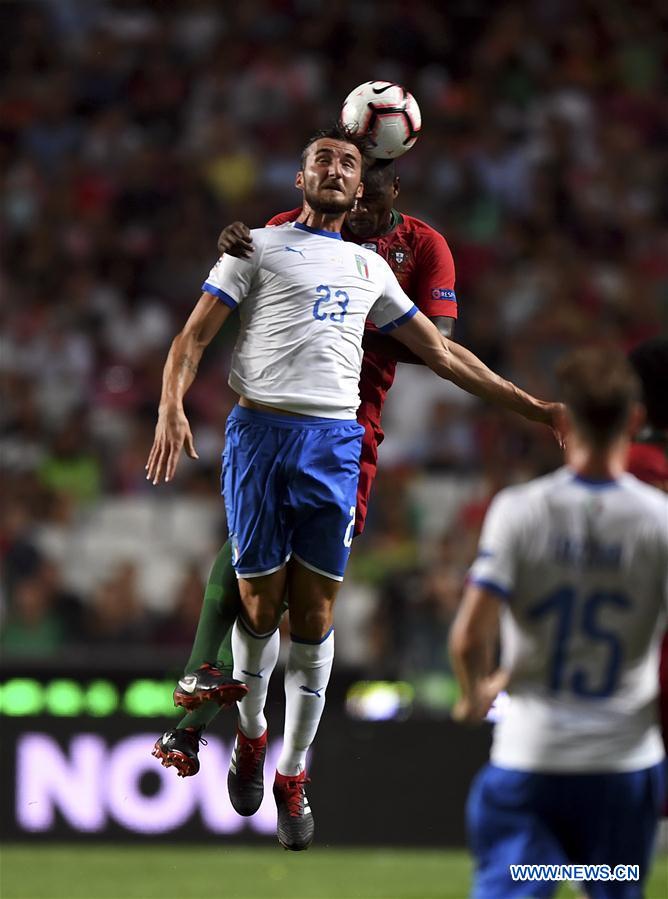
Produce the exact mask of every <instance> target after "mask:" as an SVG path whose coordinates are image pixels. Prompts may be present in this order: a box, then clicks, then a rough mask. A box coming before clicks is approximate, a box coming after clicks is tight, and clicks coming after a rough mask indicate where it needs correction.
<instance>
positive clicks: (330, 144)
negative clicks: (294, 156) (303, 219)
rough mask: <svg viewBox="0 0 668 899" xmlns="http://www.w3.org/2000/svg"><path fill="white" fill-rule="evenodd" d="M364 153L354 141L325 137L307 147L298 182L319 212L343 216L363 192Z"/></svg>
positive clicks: (305, 197) (312, 206) (312, 205)
mask: <svg viewBox="0 0 668 899" xmlns="http://www.w3.org/2000/svg"><path fill="white" fill-rule="evenodd" d="M361 180H362V156H361V155H360V152H359V150H358V149H357V147H355V146H354V145H353V144H348V143H346V142H345V141H340V140H332V139H330V138H326V137H323V138H321V139H320V140H317V141H315V142H314V143H312V144H311V146H310V147H309V148H308V150H307V153H306V161H305V163H304V169H303V171H301V172H298V173H297V180H296V181H295V184H296V186H297V187H299V188H300V189H301V190H303V191H304V199H305V200H306V202H307V203H308V205H309V206H310V207H311V209H314V210H315V211H316V212H322V213H324V214H325V215H340V214H342V213H344V212H347V211H348V210H349V209H351V208H352V206H353V203H354V202H355V199H356V198H357V197H358V196H359V195H360V194H361V192H362V185H361Z"/></svg>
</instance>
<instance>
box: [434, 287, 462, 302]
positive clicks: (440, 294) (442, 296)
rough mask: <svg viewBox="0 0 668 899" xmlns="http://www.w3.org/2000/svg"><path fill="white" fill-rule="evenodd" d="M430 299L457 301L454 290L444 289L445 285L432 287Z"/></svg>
mask: <svg viewBox="0 0 668 899" xmlns="http://www.w3.org/2000/svg"><path fill="white" fill-rule="evenodd" d="M431 298H432V300H449V301H450V302H451V303H456V302H457V297H456V296H455V292H454V290H446V289H445V287H434V288H433V289H432V291H431Z"/></svg>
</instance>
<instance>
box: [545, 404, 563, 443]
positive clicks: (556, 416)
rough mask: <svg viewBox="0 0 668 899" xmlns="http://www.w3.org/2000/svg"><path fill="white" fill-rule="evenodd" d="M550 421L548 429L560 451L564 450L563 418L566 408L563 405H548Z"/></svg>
mask: <svg viewBox="0 0 668 899" xmlns="http://www.w3.org/2000/svg"><path fill="white" fill-rule="evenodd" d="M548 411H549V415H550V419H549V422H548V424H549V427H550V428H551V430H552V433H553V434H554V439H555V440H556V441H557V443H558V444H559V447H560V449H566V430H565V416H564V413H565V411H566V407H565V406H564V404H563V403H550V404H549V407H548Z"/></svg>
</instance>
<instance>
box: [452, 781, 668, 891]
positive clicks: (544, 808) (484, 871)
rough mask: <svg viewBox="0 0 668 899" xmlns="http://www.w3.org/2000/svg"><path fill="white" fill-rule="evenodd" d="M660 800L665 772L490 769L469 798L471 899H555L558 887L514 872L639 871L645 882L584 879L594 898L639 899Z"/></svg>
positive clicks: (556, 883)
mask: <svg viewBox="0 0 668 899" xmlns="http://www.w3.org/2000/svg"><path fill="white" fill-rule="evenodd" d="M662 795H663V766H662V765H655V766H653V767H652V768H645V769H643V770H641V771H628V772H623V773H612V774H598V773H596V774H542V773H538V772H527V771H513V770H509V769H507V768H499V767H497V766H496V765H486V766H485V767H484V768H483V769H482V771H480V773H479V774H478V776H477V777H476V779H475V781H474V782H473V786H472V787H471V792H470V794H469V798H468V804H467V825H468V831H469V842H470V846H471V849H472V851H473V855H474V857H475V873H474V884H473V891H472V896H473V897H474V899H519V897H525V899H528V897H533V899H539V897H540V899H542V897H551V896H554V894H555V893H556V892H557V889H558V888H559V883H558V882H550V881H547V880H534V881H525V882H519V881H518V882H513V880H512V878H511V874H510V868H509V866H510V865H511V864H519V865H522V864H528V865H533V864H537V865H542V864H545V865H569V864H574V865H579V864H582V865H608V866H609V867H610V868H611V869H613V870H614V868H615V866H616V865H639V866H640V880H639V881H632V880H626V881H623V880H618V881H612V880H610V881H604V880H597V881H594V880H592V881H587V882H586V885H585V888H584V889H585V892H586V893H587V896H589V897H590V899H641V897H642V896H643V880H644V879H645V877H646V876H647V873H648V868H649V866H650V863H651V857H652V849H653V845H654V837H655V835H656V829H657V825H658V820H659V810H660V803H661V797H662Z"/></svg>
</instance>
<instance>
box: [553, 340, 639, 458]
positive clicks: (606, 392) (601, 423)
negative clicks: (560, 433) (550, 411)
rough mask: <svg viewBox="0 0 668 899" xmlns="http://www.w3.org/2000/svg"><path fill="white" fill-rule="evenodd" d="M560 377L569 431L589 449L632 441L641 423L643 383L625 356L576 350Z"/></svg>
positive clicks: (559, 372)
mask: <svg viewBox="0 0 668 899" xmlns="http://www.w3.org/2000/svg"><path fill="white" fill-rule="evenodd" d="M557 375H558V378H559V382H560V387H561V397H562V399H563V401H564V402H565V404H566V408H567V411H568V421H567V429H568V430H571V431H572V432H574V433H575V435H577V436H578V437H579V438H580V440H581V441H582V442H584V443H586V444H587V445H588V446H590V447H592V448H594V449H606V448H607V447H610V446H612V445H613V444H615V443H617V442H618V441H619V440H620V439H621V438H624V437H629V436H630V434H631V432H632V431H633V430H634V429H635V428H636V427H637V426H638V424H639V422H640V421H641V419H642V408H641V407H640V405H639V401H640V396H641V391H640V383H639V381H638V378H637V377H636V375H635V373H634V371H633V369H632V368H631V365H630V364H629V362H628V360H627V359H626V357H625V356H624V354H623V353H621V352H617V351H615V350H610V349H600V348H595V349H594V348H592V349H584V350H575V351H574V352H572V353H569V354H568V356H566V358H565V359H563V360H562V361H561V363H560V364H559V367H558V369H557Z"/></svg>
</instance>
